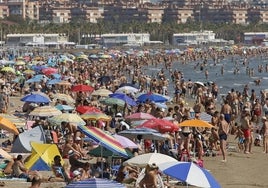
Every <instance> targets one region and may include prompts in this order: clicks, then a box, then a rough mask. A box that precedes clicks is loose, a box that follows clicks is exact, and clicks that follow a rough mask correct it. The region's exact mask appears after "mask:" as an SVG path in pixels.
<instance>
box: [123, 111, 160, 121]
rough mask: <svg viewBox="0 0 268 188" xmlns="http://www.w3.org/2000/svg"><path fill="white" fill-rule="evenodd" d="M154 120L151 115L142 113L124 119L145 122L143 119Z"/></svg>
mask: <svg viewBox="0 0 268 188" xmlns="http://www.w3.org/2000/svg"><path fill="white" fill-rule="evenodd" d="M154 118H155V117H154V116H153V115H151V114H148V113H143V112H138V113H134V114H131V115H129V116H127V117H126V119H130V120H145V119H154Z"/></svg>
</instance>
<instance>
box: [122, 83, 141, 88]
mask: <svg viewBox="0 0 268 188" xmlns="http://www.w3.org/2000/svg"><path fill="white" fill-rule="evenodd" d="M124 86H130V87H135V88H137V89H139V87H138V86H136V85H135V84H131V83H122V84H120V85H119V88H120V87H124Z"/></svg>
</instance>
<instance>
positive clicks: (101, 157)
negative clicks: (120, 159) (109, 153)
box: [100, 145, 104, 178]
mask: <svg viewBox="0 0 268 188" xmlns="http://www.w3.org/2000/svg"><path fill="white" fill-rule="evenodd" d="M100 146H101V145H100ZM102 155H103V147H102V146H101V178H103V166H104V165H103V159H102Z"/></svg>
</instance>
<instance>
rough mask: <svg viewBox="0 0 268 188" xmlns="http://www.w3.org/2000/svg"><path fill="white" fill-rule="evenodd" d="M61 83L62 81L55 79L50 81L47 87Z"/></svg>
mask: <svg viewBox="0 0 268 188" xmlns="http://www.w3.org/2000/svg"><path fill="white" fill-rule="evenodd" d="M60 81H61V80H60V79H58V78H54V79H51V80H48V81H47V85H54V84H57V83H59V82H60Z"/></svg>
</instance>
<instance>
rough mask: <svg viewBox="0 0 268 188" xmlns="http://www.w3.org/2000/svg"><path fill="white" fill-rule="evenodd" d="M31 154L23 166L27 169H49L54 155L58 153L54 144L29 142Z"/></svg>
mask: <svg viewBox="0 0 268 188" xmlns="http://www.w3.org/2000/svg"><path fill="white" fill-rule="evenodd" d="M31 147H32V154H31V155H30V157H29V158H28V159H27V161H26V162H25V167H26V168H27V169H29V170H38V171H49V170H51V165H52V163H53V160H54V157H55V156H56V155H59V156H61V155H60V152H59V149H58V147H57V145H56V144H42V143H38V142H31Z"/></svg>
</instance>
